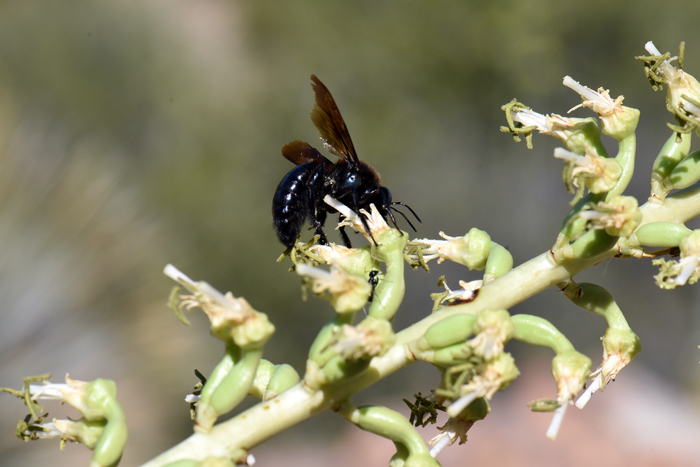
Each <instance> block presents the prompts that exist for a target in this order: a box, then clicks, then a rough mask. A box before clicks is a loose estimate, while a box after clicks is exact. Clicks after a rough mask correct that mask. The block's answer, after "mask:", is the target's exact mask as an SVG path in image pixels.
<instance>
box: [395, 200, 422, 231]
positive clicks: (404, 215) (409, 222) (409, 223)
mask: <svg viewBox="0 0 700 467" xmlns="http://www.w3.org/2000/svg"><path fill="white" fill-rule="evenodd" d="M391 204H401V203H391ZM389 209H391V210H394V211H396V212H397V213H399V214H401V216H403V218H404V219H406V222H408V225H410V226H411V228H412V229H413V231H414V232H418V231H417V230H416V228H415V227H413V224H411V221H409V220H408V217H406V214H404V213H402V212H401V211H399V210H398V209H396V208H394V207H391V206H389ZM409 209H411V208H409ZM387 212H388V213H389V217H391V221H392V222H393V223H394V227H396V228H397V229H398V227H397V226H396V221H395V220H394V215H393V214H392V213H391V211H389V210H387ZM413 215H414V216H415V213H414V214H413ZM416 218H417V217H416ZM418 220H419V221H420V219H418Z"/></svg>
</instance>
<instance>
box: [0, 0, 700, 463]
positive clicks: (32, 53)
mask: <svg viewBox="0 0 700 467" xmlns="http://www.w3.org/2000/svg"><path fill="white" fill-rule="evenodd" d="M699 17H700V2H697V1H695V0H688V1H668V2H663V3H659V2H651V1H646V0H645V1H639V0H637V1H632V0H625V1H618V2H608V1H589V2H585V4H584V3H581V2H561V1H553V0H532V1H528V2H522V1H511V0H507V1H503V2H484V1H472V2H467V1H440V2H416V1H402V2H397V1H388V0H385V1H377V0H375V1H355V2H346V1H337V0H327V1H324V2H319V1H309V0H306V1H304V0H302V1H297V2H273V1H270V0H258V1H256V2H244V1H224V0H197V1H184V0H167V1H166V0H150V1H148V2H143V1H135V0H125V1H121V2H107V1H87V0H64V1H62V2H42V1H38V0H22V1H6V2H2V3H0V241H1V242H2V245H3V248H2V253H0V278H1V280H0V302H1V303H2V307H1V308H0V320H1V321H0V386H10V387H15V388H19V387H21V378H22V377H23V376H27V375H33V374H39V373H44V372H53V374H54V378H53V380H54V381H55V382H61V380H62V379H63V377H64V375H65V374H66V373H70V375H71V377H73V378H77V379H80V380H88V381H89V380H92V379H94V378H97V377H102V378H108V379H113V380H115V381H116V382H117V385H118V391H119V400H120V401H121V403H122V404H123V406H124V408H125V411H126V413H127V418H128V421H129V428H130V442H129V444H128V446H127V449H126V452H125V454H124V458H123V460H122V464H121V465H124V466H132V465H138V464H140V463H143V462H145V461H146V460H148V459H150V458H152V457H154V456H155V455H157V454H159V453H160V452H162V451H163V450H165V449H167V448H168V447H170V446H172V445H174V444H176V443H177V442H179V441H181V440H182V439H184V438H186V437H187V436H188V435H189V434H190V433H191V427H192V423H191V421H190V419H189V412H188V406H187V404H186V403H185V402H184V400H183V398H184V396H185V394H187V393H188V392H189V391H190V390H191V388H192V386H193V385H194V384H195V383H196V381H197V380H196V378H195V377H194V374H193V370H194V368H198V369H199V370H201V371H202V372H203V373H204V374H209V372H210V371H211V369H212V368H213V367H214V366H215V365H216V363H217V362H218V360H219V359H220V358H221V355H222V351H223V344H221V343H220V342H219V341H217V340H215V339H212V338H211V337H209V332H208V329H209V328H208V322H206V320H205V319H204V318H203V317H202V316H201V313H199V312H198V311H195V312H193V313H190V314H189V317H190V319H191V321H192V325H191V326H190V327H185V326H183V325H182V324H181V323H180V322H179V321H178V320H177V319H176V318H175V317H174V315H173V313H172V312H171V311H170V310H169V309H168V308H167V307H166V305H165V303H166V300H167V297H168V293H169V291H170V289H171V287H172V285H173V283H171V281H169V279H167V278H166V277H165V276H163V275H162V272H161V271H162V269H163V266H164V265H165V264H166V263H173V264H174V265H176V266H177V267H178V268H180V269H181V270H182V271H183V272H185V273H186V274H188V275H189V276H190V277H192V278H194V279H197V280H206V281H208V282H210V283H211V284H212V285H214V286H215V287H217V288H219V289H220V290H222V291H226V290H230V291H232V292H233V293H234V295H236V296H240V295H243V296H245V298H246V299H247V300H248V301H250V303H251V304H252V305H253V306H254V307H255V308H256V309H258V310H260V311H264V312H265V313H267V314H268V315H269V317H270V319H271V321H272V322H273V323H274V324H275V325H276V327H277V329H278V332H277V333H276V335H275V336H274V337H273V339H272V340H271V341H270V342H269V343H268V345H267V346H266V349H265V351H266V358H268V359H270V360H272V361H273V362H276V363H281V362H287V363H290V364H292V365H293V366H294V367H295V368H296V369H297V370H299V371H302V370H303V368H304V361H305V354H306V351H307V349H308V347H309V345H310V343H311V341H312V340H313V338H314V336H315V333H316V332H317V331H318V329H319V328H320V327H321V326H322V325H323V324H324V323H325V322H327V321H328V320H329V319H330V318H331V317H332V310H331V308H330V307H329V306H328V304H327V303H324V302H322V301H321V300H318V299H316V298H315V297H311V298H310V299H309V300H308V301H307V302H303V301H302V299H301V293H300V280H299V278H298V277H297V276H296V275H295V274H290V273H288V272H287V269H288V264H287V263H284V262H283V263H277V262H276V261H275V260H276V259H277V257H278V255H279V254H280V253H281V252H282V251H283V247H282V246H281V245H280V244H279V243H278V241H277V239H276V237H275V234H274V231H273V229H272V221H271V214H270V204H271V200H272V195H273V193H274V191H275V188H276V187H277V184H278V183H279V181H280V180H281V179H282V177H283V176H284V175H285V174H286V173H287V171H289V170H290V169H291V168H292V165H291V164H290V163H289V162H288V161H286V160H285V159H284V158H283V157H282V156H281V152H280V149H281V147H282V146H283V145H284V144H286V143H287V142H289V141H291V140H294V139H302V140H306V141H309V142H310V143H311V144H312V145H317V147H320V146H321V142H320V141H319V140H318V139H317V138H318V133H317V131H316V129H315V128H314V127H313V125H312V123H311V120H310V118H309V112H310V110H311V108H312V105H313V93H312V90H311V86H310V80H309V75H310V74H311V73H314V74H316V75H318V76H319V78H320V79H321V80H323V82H324V83H325V84H326V85H327V87H328V88H329V89H330V90H331V92H332V93H333V95H334V97H335V99H336V101H337V103H338V106H339V107H340V110H341V111H342V113H343V116H344V118H345V121H346V123H347V125H348V128H349V129H350V133H351V135H352V138H353V141H354V143H355V147H356V148H357V151H358V154H359V156H360V158H361V159H363V160H365V161H367V162H369V163H370V164H371V165H373V166H374V167H375V168H376V169H377V170H378V171H379V172H380V173H381V174H382V178H383V182H384V184H385V186H387V187H389V188H390V189H391V191H392V193H393V195H394V199H396V200H399V201H404V202H406V203H408V204H410V205H411V206H412V207H413V208H414V209H415V210H416V212H417V213H419V215H420V216H421V218H422V219H423V224H422V225H420V226H419V232H418V234H417V235H418V236H419V237H428V238H437V235H438V232H439V231H441V230H442V231H445V232H446V233H447V234H449V235H461V234H464V233H466V232H467V231H468V230H469V229H470V228H472V227H478V228H480V229H483V230H486V231H487V232H488V233H489V234H490V235H491V237H492V239H493V240H495V241H496V242H498V243H500V244H502V245H504V246H506V247H508V248H509V250H510V251H511V253H512V254H513V257H514V260H515V264H516V265H517V264H520V263H522V262H524V261H526V260H528V259H530V258H531V257H533V256H536V255H538V254H540V253H541V252H543V251H545V250H546V249H547V248H549V247H550V246H551V245H552V243H553V241H554V239H555V238H556V234H557V232H558V229H559V225H560V222H561V219H562V218H563V217H564V216H565V215H566V213H567V212H568V210H569V205H568V201H569V200H570V199H571V196H570V195H568V194H567V193H566V191H565V188H564V186H563V183H562V182H561V178H560V175H561V169H562V163H561V161H558V160H555V159H554V158H553V157H552V152H553V148H554V147H556V146H558V145H559V144H558V142H557V141H555V140H554V139H551V138H547V137H542V136H539V137H538V136H537V135H536V136H535V139H534V145H535V147H534V150H528V149H526V147H525V144H524V143H520V144H516V143H514V142H513V140H512V138H511V137H510V136H509V135H507V134H503V133H501V132H500V131H499V127H500V126H501V125H503V124H505V119H504V116H503V113H502V112H501V110H500V106H501V105H503V104H505V103H507V102H508V101H510V100H511V99H512V98H513V97H517V98H518V99H519V100H521V101H522V102H524V103H526V104H527V105H530V106H532V107H533V108H534V109H535V110H537V111H540V112H542V113H565V112H566V111H567V110H568V109H569V108H571V107H573V106H575V105H576V104H578V103H579V102H580V100H579V97H578V96H577V95H576V94H575V93H573V92H572V91H570V90H568V89H566V88H564V87H563V86H562V85H561V80H562V77H563V76H564V75H567V74H568V75H571V76H572V77H573V78H574V79H576V80H578V81H580V82H581V83H582V84H585V85H587V86H589V87H591V88H594V89H596V88H598V87H599V86H604V87H605V88H608V89H610V91H611V95H612V96H613V97H614V96H618V95H620V94H623V95H624V96H625V104H626V105H629V106H632V107H636V108H638V109H640V110H641V112H642V114H641V115H642V116H641V122H640V126H639V130H638V145H639V150H638V155H637V174H636V176H635V178H634V180H633V183H632V185H631V187H630V188H629V190H628V193H629V194H632V195H635V196H637V197H638V199H639V200H640V201H642V202H643V201H644V200H646V198H647V197H648V191H649V179H650V175H649V174H650V169H651V164H652V162H653V160H654V158H655V157H656V154H657V152H658V150H659V149H660V147H661V145H662V144H663V142H664V141H665V140H666V139H667V138H668V136H669V135H670V132H669V130H668V129H667V127H666V125H665V124H666V122H668V121H672V118H671V115H670V114H668V113H667V112H666V111H665V105H664V97H665V91H664V92H657V93H655V92H654V91H653V90H652V89H651V87H650V86H649V85H648V83H647V81H646V79H645V78H644V74H643V69H642V64H641V63H640V62H638V61H635V60H634V56H635V55H642V54H645V53H646V52H645V51H644V48H643V47H644V44H645V43H646V41H648V40H653V41H654V42H655V44H656V46H657V47H658V48H659V49H660V50H661V51H671V52H672V53H674V54H675V53H676V52H677V50H678V44H679V42H680V41H681V40H684V41H686V61H685V69H686V70H687V71H689V72H690V73H691V74H694V75H695V76H699V75H700V31H699V30H698V28H697V18H699ZM574 115H575V116H589V115H590V113H588V112H587V111H585V110H577V111H576V112H575V113H574ZM606 144H607V145H608V149H609V150H610V151H611V152H612V153H613V154H614V153H615V151H616V146H615V144H614V142H613V141H612V140H611V139H609V138H607V139H606ZM696 148H697V143H696V145H695V146H694V149H696ZM331 225H332V223H331V222H329V230H330V227H331ZM690 226H691V227H693V228H698V227H700V224H699V223H697V222H694V223H691V224H690ZM355 238H357V240H356V242H355V243H357V244H361V243H362V241H361V240H360V239H359V237H355ZM442 274H445V275H446V278H447V283H448V284H449V285H450V286H451V287H452V288H456V287H458V281H459V280H460V279H461V280H473V279H477V278H479V277H480V273H478V272H469V271H467V270H466V269H464V268H461V267H455V266H452V265H449V264H443V265H440V266H437V265H431V273H430V274H428V273H426V272H425V271H422V270H418V271H412V270H410V269H409V270H408V271H407V283H408V293H407V297H406V300H405V301H404V303H405V305H404V306H403V307H402V309H401V310H400V311H399V314H398V316H397V318H396V321H395V328H396V329H397V330H400V329H402V328H404V327H406V326H407V325H409V324H410V323H413V322H415V321H417V320H419V319H420V318H421V317H423V316H426V315H427V314H429V313H430V308H431V305H432V302H431V301H430V293H434V292H437V291H439V289H438V288H437V286H436V283H437V280H438V277H439V276H440V275H442ZM653 274H655V268H653V267H652V266H651V264H650V262H647V261H637V260H634V261H633V260H613V261H606V262H604V263H603V264H600V265H599V266H598V267H596V268H593V269H591V270H589V271H586V272H585V273H584V274H581V275H580V277H577V279H580V280H585V281H593V282H597V283H601V284H603V285H605V286H606V287H607V288H608V290H610V292H611V293H612V294H613V295H614V296H615V297H616V299H617V302H618V304H619V305H620V307H621V308H622V310H623V311H624V312H625V314H626V317H627V319H628V321H629V323H630V325H631V327H632V328H633V329H634V330H635V332H637V334H638V335H639V336H640V338H641V341H642V346H643V351H642V352H641V354H640V355H639V356H638V357H637V359H636V360H635V361H634V363H633V364H632V365H631V367H630V368H628V369H625V370H624V371H623V372H622V373H621V375H620V377H619V378H618V381H617V382H616V383H615V384H613V385H611V386H610V387H609V388H608V390H607V391H606V392H605V393H604V394H603V395H600V394H597V395H595V396H594V397H593V399H592V400H591V402H590V403H589V405H588V406H587V407H586V409H585V410H583V411H579V410H576V409H573V408H572V409H570V411H569V413H568V414H567V417H566V419H565V420H564V424H563V426H562V428H561V431H560V435H559V439H558V440H557V441H556V442H552V441H549V440H548V439H547V438H545V436H544V435H545V431H546V427H547V425H548V424H549V421H550V418H551V416H550V415H547V414H537V413H535V414H533V413H531V412H530V411H529V409H528V408H527V407H526V403H528V402H530V401H531V400H534V399H537V398H541V397H553V396H555V393H556V387H555V385H554V382H553V381H552V379H551V376H549V366H550V359H551V357H552V355H551V352H550V351H549V350H548V349H539V348H531V347H527V346H524V345H518V344H517V343H513V344H510V346H509V348H508V350H510V351H511V352H512V353H513V354H514V356H515V358H516V363H517V364H518V365H519V368H520V370H521V373H522V376H521V377H520V378H519V379H518V380H517V381H515V382H514V383H513V384H512V386H511V387H510V388H509V390H508V391H507V392H505V393H499V394H497V395H496V396H495V397H494V399H493V401H492V409H493V410H492V413H491V415H490V416H489V417H488V418H487V419H486V420H484V421H483V422H479V423H477V424H476V425H475V426H474V428H473V429H472V431H471V432H470V435H469V442H468V443H467V444H466V445H464V446H453V447H451V448H448V449H446V450H445V451H443V454H441V456H440V458H439V459H440V460H441V461H442V462H443V465H445V466H450V465H455V466H459V465H488V464H493V465H502V466H506V465H532V464H538V465H571V466H573V465H576V466H578V465H588V464H590V463H591V462H595V463H596V464H597V465H617V464H620V463H622V462H630V463H633V464H635V465H695V462H697V458H698V456H699V455H700V445H699V444H698V443H697V439H698V437H699V436H700V407H699V405H698V402H699V401H700V398H699V396H700V368H699V367H700V365H698V360H699V359H700V351H699V350H698V349H697V345H698V344H700V309H698V308H699V307H698V303H699V300H700V286H689V287H685V288H683V289H681V290H677V291H662V290H659V289H658V288H656V287H655V285H654V281H653V279H652V276H653ZM511 312H513V313H530V314H536V315H540V316H543V317H545V318H547V319H549V320H551V321H552V323H554V324H555V325H556V326H557V327H558V328H559V329H561V330H562V331H563V332H564V333H565V334H566V335H567V336H568V337H569V339H570V340H571V341H572V342H573V343H574V345H575V346H576V347H577V349H578V350H580V351H582V352H584V353H586V354H587V355H589V356H590V357H591V358H592V359H593V362H594V366H597V365H598V364H599V362H600V358H601V355H602V349H601V346H600V340H599V337H600V336H602V335H603V334H604V332H605V323H604V321H603V320H602V319H600V318H599V317H596V316H593V315H590V314H588V313H587V312H585V311H583V310H581V309H578V308H576V307H575V306H573V305H572V304H571V303H569V302H568V301H567V300H566V299H565V298H564V297H563V296H561V294H560V293H559V292H558V291H557V290H549V291H545V292H544V293H542V294H540V295H539V296H536V297H534V298H532V299H530V300H528V301H527V302H525V303H522V304H520V305H518V306H517V307H515V308H513V309H512V310H511ZM436 384H437V372H436V371H435V370H433V369H432V368H430V367H429V366H428V365H420V364H416V365H413V366H412V367H411V368H408V369H405V370H403V371H401V372H399V373H397V374H395V375H392V377H390V378H388V379H387V380H385V381H382V382H381V383H380V384H378V385H376V386H375V387H373V388H370V389H368V390H366V391H364V392H363V393H360V394H358V395H357V396H356V397H355V398H353V402H355V403H356V404H366V403H374V404H385V405H389V406H391V407H393V408H396V409H398V410H401V411H402V412H404V413H407V409H406V408H405V406H404V404H403V403H402V402H401V399H402V398H407V399H412V395H413V393H415V392H418V391H423V393H426V392H427V391H428V390H429V389H430V388H432V387H434V386H435V385H436ZM252 402H253V401H251V403H252ZM49 412H50V413H51V416H52V417H58V418H64V417H65V416H67V415H68V416H73V417H77V413H75V412H73V411H71V409H70V407H67V406H66V407H63V406H49ZM0 414H2V415H0V458H1V459H3V462H2V463H3V465H8V466H25V465H39V463H41V464H42V465H65V466H73V465H87V464H88V462H89V459H90V457H91V453H90V452H89V451H87V450H86V449H84V448H83V447H82V446H78V445H69V446H67V449H66V452H63V453H61V452H59V449H58V442H57V441H44V442H34V443H33V444H31V445H26V444H25V443H22V442H20V441H19V440H17V439H16V438H15V437H14V428H15V424H16V422H17V420H18V419H19V418H22V417H24V415H25V414H26V411H25V408H24V407H23V406H22V405H21V403H20V402H19V401H18V400H16V399H14V398H12V397H11V396H9V395H2V396H0ZM435 434H437V432H436V430H435V429H434V427H431V428H430V429H426V430H425V435H426V437H428V438H429V437H432V436H434V435H435ZM392 452H393V446H392V444H391V443H390V442H389V441H387V440H383V439H381V438H377V437H375V436H373V435H369V434H367V433H364V432H362V431H360V430H359V429H357V428H355V427H354V426H351V425H349V424H348V423H347V422H345V421H344V420H342V419H340V417H338V416H336V415H334V414H321V415H319V416H317V417H315V418H314V419H312V420H308V421H306V422H305V423H302V424H301V425H299V426H297V427H294V428H293V429H291V430H289V431H288V432H285V433H284V434H282V435H280V436H278V437H277V438H274V439H272V440H270V441H268V442H266V443H264V444H263V445H261V446H259V447H257V448H255V449H254V450H253V453H254V454H255V456H256V457H257V459H258V465H263V466H282V465H289V459H290V456H294V457H293V458H294V459H295V462H296V464H297V465H309V466H316V465H318V466H325V465H329V463H330V462H333V464H334V465H336V466H354V465H369V466H375V465H376V466H382V465H387V462H388V459H389V457H390V456H391V454H392Z"/></svg>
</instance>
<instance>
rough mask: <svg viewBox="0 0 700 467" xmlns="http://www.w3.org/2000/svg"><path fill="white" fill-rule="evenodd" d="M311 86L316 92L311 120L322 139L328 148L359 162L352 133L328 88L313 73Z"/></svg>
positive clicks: (344, 157)
mask: <svg viewBox="0 0 700 467" xmlns="http://www.w3.org/2000/svg"><path fill="white" fill-rule="evenodd" d="M311 81H313V84H312V85H311V87H312V88H313V89H314V93H315V94H316V102H315V104H314V109H313V110H312V111H311V121H312V122H314V125H316V128H318V131H319V132H320V133H321V139H322V140H323V141H325V142H326V146H327V147H328V150H329V151H331V152H332V153H333V154H335V155H336V156H339V157H342V158H343V159H345V160H346V161H348V162H351V163H359V162H360V160H359V159H358V158H357V154H356V153H355V146H354V145H353V144H352V139H350V133H348V128H347V127H346V126H345V122H344V121H343V116H342V115H340V110H338V106H337V105H336V104H335V100H333V96H331V93H330V91H329V90H328V88H327V87H326V86H325V85H324V84H323V83H322V82H321V80H320V79H318V78H317V77H316V75H311Z"/></svg>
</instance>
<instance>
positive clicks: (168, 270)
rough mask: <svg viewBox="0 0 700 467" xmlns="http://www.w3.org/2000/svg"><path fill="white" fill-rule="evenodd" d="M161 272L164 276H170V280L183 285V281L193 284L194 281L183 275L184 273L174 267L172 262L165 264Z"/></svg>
mask: <svg viewBox="0 0 700 467" xmlns="http://www.w3.org/2000/svg"><path fill="white" fill-rule="evenodd" d="M163 273H164V274H165V275H166V276H168V277H169V278H171V279H172V280H174V281H175V282H177V283H178V284H183V285H184V283H187V284H194V281H193V280H192V279H190V278H189V277H187V276H186V275H185V273H183V272H182V271H180V270H179V269H178V268H176V267H175V266H173V265H172V264H168V265H167V266H165V269H163Z"/></svg>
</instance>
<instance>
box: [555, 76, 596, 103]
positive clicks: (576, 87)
mask: <svg viewBox="0 0 700 467" xmlns="http://www.w3.org/2000/svg"><path fill="white" fill-rule="evenodd" d="M564 86H566V87H567V88H570V89H572V90H573V91H575V92H577V93H578V94H580V95H581V97H583V99H584V100H587V101H594V100H597V99H600V94H598V93H597V92H595V91H593V90H592V89H588V88H587V87H586V86H583V85H582V84H580V83H579V82H577V81H576V80H575V79H573V78H572V77H571V76H564ZM576 107H580V106H576ZM576 107H574V108H576ZM572 110H573V109H572Z"/></svg>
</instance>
